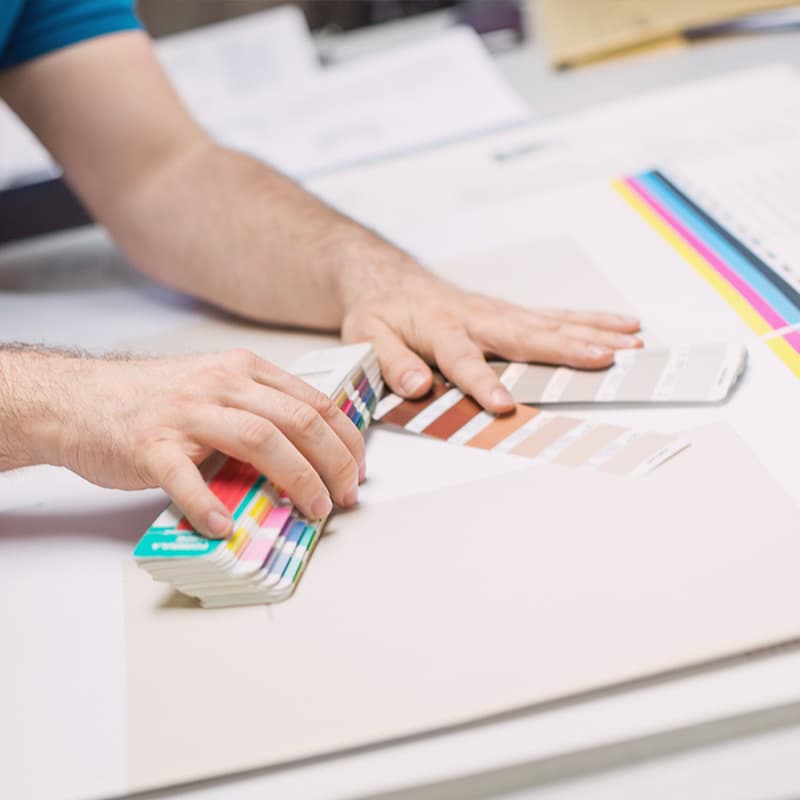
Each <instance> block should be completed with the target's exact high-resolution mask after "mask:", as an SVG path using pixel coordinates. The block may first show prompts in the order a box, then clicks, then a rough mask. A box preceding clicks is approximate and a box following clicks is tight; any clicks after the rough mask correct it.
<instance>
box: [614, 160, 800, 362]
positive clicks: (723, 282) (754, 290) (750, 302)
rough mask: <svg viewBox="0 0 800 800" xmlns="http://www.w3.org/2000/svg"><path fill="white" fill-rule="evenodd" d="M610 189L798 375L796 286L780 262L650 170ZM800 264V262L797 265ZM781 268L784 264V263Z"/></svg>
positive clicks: (798, 305)
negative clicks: (772, 260)
mask: <svg viewBox="0 0 800 800" xmlns="http://www.w3.org/2000/svg"><path fill="white" fill-rule="evenodd" d="M613 185H614V188H615V189H616V191H617V192H618V193H619V194H620V195H621V196H622V197H623V198H624V200H625V201H626V202H627V203H628V204H629V205H630V206H631V207H632V208H633V209H635V210H636V211H637V212H638V214H639V215H640V216H641V217H642V218H643V219H644V220H645V221H646V222H647V223H648V224H649V225H650V226H651V227H652V228H653V229H654V230H655V231H656V232H657V233H658V234H659V235H660V236H662V237H663V238H664V239H665V240H666V241H667V242H668V243H669V244H670V245H671V246H672V247H673V248H674V249H675V250H676V251H677V252H678V253H679V254H680V255H681V256H682V257H683V258H684V259H685V260H686V261H687V262H688V263H689V264H690V265H691V267H692V268H693V269H694V270H695V272H697V273H698V274H699V275H700V277H702V278H703V279H704V280H706V281H707V282H708V283H709V284H710V285H711V286H712V287H713V288H714V289H715V290H716V292H717V293H718V294H719V295H720V296H721V297H722V298H723V299H724V300H725V301H726V302H727V303H728V304H729V305H730V306H731V307H732V308H733V310H734V311H735V312H736V313H737V314H738V315H739V316H740V317H741V318H742V319H743V320H744V321H745V322H746V323H747V325H748V326H749V327H750V328H751V329H752V330H753V331H754V332H755V333H756V334H757V335H759V336H761V337H762V338H763V340H764V341H765V342H766V344H767V345H768V346H769V347H770V348H771V349H772V350H773V352H774V353H775V354H776V355H777V356H778V357H779V358H780V359H781V361H783V363H784V364H785V365H786V366H787V367H788V368H789V369H790V370H791V371H792V372H793V373H794V374H795V375H796V376H797V377H800V330H797V329H796V327H797V325H798V323H800V291H798V288H797V286H795V285H793V284H792V282H791V281H790V280H788V279H787V277H785V276H784V275H782V274H781V269H780V267H781V265H780V264H778V263H772V264H771V263H769V260H770V256H769V254H767V253H761V254H757V253H756V252H755V250H756V245H755V244H752V243H750V244H748V243H746V242H744V241H743V240H742V237H741V236H740V235H737V233H736V232H734V230H732V227H731V226H729V225H725V224H723V222H722V221H721V217H722V214H720V213H714V209H711V208H709V207H708V206H707V204H706V205H705V206H704V205H703V204H701V201H700V199H699V198H698V197H690V193H689V190H688V189H687V188H686V187H681V186H679V181H678V180H677V179H676V178H674V177H673V176H668V175H667V174H666V173H665V172H663V171H658V170H653V171H650V172H644V173H641V174H639V175H634V176H632V177H628V178H624V179H622V180H619V181H615V182H614V184H613ZM795 267H800V265H795ZM784 271H785V267H784Z"/></svg>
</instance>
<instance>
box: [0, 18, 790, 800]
mask: <svg viewBox="0 0 800 800" xmlns="http://www.w3.org/2000/svg"><path fill="white" fill-rule="evenodd" d="M446 21H447V16H446V15H441V14H440V15H434V16H433V17H432V18H431V21H430V27H431V28H433V29H435V28H437V27H440V26H441V25H442V24H445V23H446ZM424 26H425V23H424V21H420V20H416V21H414V22H413V23H410V24H406V23H399V24H394V25H392V26H391V28H390V27H388V26H387V27H386V28H384V29H382V30H379V31H368V32H360V33H357V34H352V35H349V36H347V37H342V38H341V39H339V40H336V39H330V38H328V39H326V40H325V42H324V46H325V48H326V52H327V53H328V55H329V56H330V57H331V58H333V59H334V60H335V59H336V58H337V54H338V57H342V58H343V57H347V56H349V55H351V54H353V53H356V52H358V51H361V50H362V49H370V47H371V46H375V43H377V44H378V46H382V44H383V43H385V42H386V41H387V40H392V41H397V40H401V39H402V38H404V37H405V36H408V35H414V36H416V35H419V33H420V32H421V31H423V30H425V27H424ZM497 61H498V64H499V65H500V68H501V69H502V71H503V72H504V73H505V74H506V76H507V77H508V79H509V80H510V81H511V83H512V84H513V85H514V86H515V87H516V88H517V90H518V91H519V92H520V93H521V94H523V95H524V96H525V97H526V98H527V99H528V100H529V101H530V102H531V103H532V105H533V106H534V107H535V109H536V110H537V111H538V112H539V113H540V114H542V115H553V114H557V113H562V112H568V111H573V110H578V109H580V108H583V107H586V106H588V105H590V104H594V103H602V102H604V101H606V100H611V99H615V98H620V97H624V96H627V95H629V94H631V93H635V92H640V91H647V90H649V89H654V88H658V87H661V86H666V85H670V84H675V83H679V82H682V81H684V80H688V79H691V78H695V77H703V76H709V75H715V74H721V73H723V72H725V71H727V70H730V69H733V68H741V67H744V66H748V65H757V64H764V63H768V62H772V61H789V62H794V63H800V34H798V33H795V34H780V35H773V36H768V37H766V36H765V37H759V38H754V39H744V40H730V41H725V42H716V43H710V44H704V45H701V46H696V47H692V48H690V49H688V50H681V51H672V52H662V53H659V54H653V55H650V56H644V57H638V58H636V59H623V60H619V61H614V62H608V63H605V64H599V65H595V66H590V67H586V68H584V69H581V70H578V71H574V72H565V73H558V74H553V73H551V72H550V71H549V70H548V69H547V68H546V67H545V65H544V62H543V60H542V58H541V56H540V54H539V52H538V51H537V50H536V49H535V48H533V47H530V46H526V47H523V48H519V49H517V50H515V51H512V52H508V53H504V54H501V55H500V56H498V59H497ZM66 241H67V240H63V241H62V242H61V243H60V242H59V241H58V240H50V241H49V242H48V243H45V244H43V245H42V246H41V248H40V251H39V253H38V254H37V255H36V259H37V260H38V261H39V262H47V263H50V264H52V262H53V260H54V258H55V253H57V252H59V251H60V249H61V248H62V245H63V244H64V242H66ZM69 242H70V244H69V246H70V247H73V248H77V249H76V251H75V252H84V251H83V250H82V248H85V252H86V253H87V254H92V253H95V254H97V253H99V254H100V255H98V256H97V258H99V259H101V260H102V259H103V258H104V257H105V258H107V257H108V250H107V248H105V246H104V245H103V244H102V242H101V241H98V239H97V237H96V236H95V235H94V234H88V235H80V236H78V237H77V238H76V237H71V238H69ZM103 254H105V256H103ZM71 260H74V253H73V258H72V259H71ZM6 261H7V260H6ZM4 266H6V267H7V263H5V265H4V261H3V259H0V277H2V276H4V275H6V276H7V275H8V274H9V273H8V272H7V271H5V272H4ZM92 268H93V267H92V264H91V263H89V264H88V265H86V281H87V282H88V283H89V284H91V285H96V281H97V280H99V279H100V278H99V277H98V276H99V275H100V272H101V271H95V272H94V273H93V272H92ZM52 274H53V273H52V270H50V271H48V270H46V271H45V277H46V276H47V275H52ZM4 280H5V279H4ZM102 280H103V281H106V280H108V281H109V286H108V287H107V288H106V289H104V290H103V291H104V292H106V294H103V295H95V301H94V302H95V303H97V302H100V303H101V304H102V305H103V306H104V307H103V308H102V309H100V308H95V309H91V311H92V312H97V313H98V314H99V315H100V316H92V319H93V320H95V321H98V320H100V319H101V318H102V315H105V317H104V318H105V319H106V320H114V323H115V324H117V325H120V326H122V327H123V329H125V330H127V328H126V327H125V326H129V327H130V330H131V331H132V332H134V331H136V329H137V326H139V325H140V324H141V320H140V319H139V318H137V319H134V318H133V317H131V318H126V317H125V316H124V315H120V313H119V311H118V310H115V308H114V306H113V302H114V297H115V292H116V291H117V287H118V286H120V285H122V286H126V285H128V284H129V282H130V278H129V277H127V276H126V275H125V274H124V273H117V275H116V277H112V278H110V279H109V278H108V277H107V276H105V275H103V277H102ZM76 299H77V295H76ZM140 300H141V303H140V307H139V312H138V313H142V314H144V315H147V316H148V319H149V320H150V322H151V323H152V325H153V326H155V328H157V327H158V325H159V324H161V323H160V321H159V320H160V319H161V318H162V317H164V318H166V317H169V318H170V319H171V320H175V319H186V320H187V321H190V320H192V319H196V318H197V315H198V314H201V313H203V312H202V309H198V308H197V307H196V306H194V305H193V304H190V303H185V302H182V301H181V300H180V299H179V298H176V297H175V296H174V295H170V294H169V293H160V292H157V291H154V290H153V289H152V287H149V286H147V287H145V288H143V289H142V292H141V298H140ZM89 311H90V309H87V312H89ZM32 324H34V323H32ZM148 324H150V323H148ZM89 328H91V326H89ZM91 334H92V332H91V330H90V329H89V330H87V331H86V333H85V336H86V340H87V343H88V342H89V341H90V340H91V339H92V335H91ZM47 335H48V336H49V338H50V340H52V341H54V342H56V341H57V340H58V338H59V336H58V331H57V330H50V331H49V332H48V334H47ZM62 491H64V492H65V497H68V496H69V491H70V487H69V485H66V486H65V487H63V489H62ZM82 502H83V501H82ZM92 503H93V505H91V507H86V506H80V507H79V508H75V509H74V517H73V519H78V518H82V519H83V520H84V522H83V523H81V524H83V525H84V529H85V530H86V531H87V535H92V533H93V531H92V530H91V525H89V527H86V520H89V521H91V520H92V519H94V520H95V522H96V520H97V519H100V518H102V514H103V509H104V508H106V503H107V501H106V500H105V499H103V498H101V497H100V496H99V495H98V496H96V497H94V498H93V499H92ZM157 503H158V499H157V498H151V499H150V500H148V498H146V497H145V498H143V499H140V500H139V501H137V503H136V504H135V505H134V506H133V507H131V508H128V509H125V508H122V509H121V510H122V512H123V513H126V514H128V515H130V517H131V518H135V519H136V520H138V519H139V517H141V518H142V520H143V521H147V520H149V517H150V516H152V512H153V508H154V507H155V505H157ZM117 509H118V510H119V509H120V506H119V505H118V506H117ZM81 515H83V516H82V517H81ZM98 515H99V516H98ZM40 524H41V525H42V526H43V527H42V529H41V530H40V531H39V535H40V536H41V538H39V539H38V540H36V541H25V542H22V541H20V547H19V551H18V558H17V559H16V561H13V562H9V561H6V562H5V563H4V564H3V565H2V570H3V584H2V586H0V605H2V610H0V617H1V618H2V619H0V622H1V623H2V630H4V631H6V632H8V637H7V639H6V641H5V642H4V644H3V657H2V666H0V676H2V679H3V683H4V686H5V699H4V700H3V701H2V702H1V703H0V709H2V710H4V711H5V712H9V711H10V713H2V714H0V719H4V722H0V752H2V753H3V756H2V757H0V787H3V786H6V791H5V792H0V794H3V796H9V797H12V796H13V797H24V796H26V795H25V794H24V793H23V791H22V785H23V784H22V776H23V775H24V773H25V772H26V771H30V770H38V771H41V772H42V773H47V772H48V770H50V772H51V773H52V775H53V779H52V781H51V782H50V783H48V782H47V780H44V779H43V780H39V781H38V783H37V785H38V787H39V788H40V792H39V793H38V794H36V795H29V796H53V797H58V796H62V793H61V788H62V787H63V786H65V785H71V786H78V785H82V784H81V783H80V780H78V778H77V777H76V776H75V775H70V773H69V768H68V762H69V761H70V759H72V761H73V763H74V765H75V769H76V770H78V769H82V768H85V765H86V764H87V763H91V762H90V760H87V757H86V755H85V751H86V750H87V749H89V750H97V753H98V755H100V756H102V755H103V754H104V752H105V751H103V750H102V749H101V747H100V745H101V742H105V744H107V745H108V747H107V748H106V750H107V752H108V753H111V754H112V756H110V757H109V758H110V760H111V761H112V762H113V754H114V753H116V754H117V755H119V753H120V752H124V750H121V749H120V747H121V744H120V743H121V742H122V740H124V731H121V730H117V729H107V728H106V727H104V725H105V724H106V723H108V724H112V723H111V722H110V720H111V717H108V718H106V717H104V714H103V698H102V697H100V698H98V697H93V696H92V685H93V680H92V675H91V674H89V675H86V674H80V675H79V674H75V673H74V672H70V670H71V669H73V670H74V669H75V667H74V666H71V665H73V664H81V665H82V667H83V668H85V660H84V661H81V659H79V658H78V657H77V656H76V655H75V652H73V651H77V650H79V649H81V648H95V649H96V651H97V654H98V658H97V661H96V663H95V665H94V669H96V670H97V671H98V672H100V671H104V670H108V669H112V670H113V669H116V668H117V667H116V666H115V665H116V664H117V662H116V661H114V659H113V658H110V657H108V658H104V656H108V654H109V653H111V652H112V651H113V650H114V648H117V649H119V648H120V647H122V646H124V642H123V640H122V638H123V634H122V631H121V630H119V629H116V630H114V629H107V628H101V629H98V627H97V625H100V624H101V623H100V621H99V619H100V618H99V617H98V622H97V624H96V625H94V627H93V623H92V621H91V620H76V619H75V618H74V616H72V610H73V608H76V607H77V605H76V603H77V602H78V600H77V599H76V598H73V597H71V596H68V595H67V594H65V595H64V596H63V597H62V598H61V600H60V601H59V602H57V603H53V602H52V600H51V599H49V600H48V599H47V594H46V588H44V587H39V586H38V585H37V584H36V581H35V568H32V566H31V565H32V564H33V563H35V558H36V557H37V552H39V551H40V548H42V547H46V546H47V545H48V542H49V541H50V539H49V538H48V533H49V532H50V530H49V529H47V522H46V520H40ZM95 527H97V526H96V525H95ZM0 532H2V527H1V526H0ZM33 533H34V534H36V532H35V531H34V532H33ZM94 533H95V534H96V533H97V531H94ZM32 538H33V537H32ZM127 547H128V543H127V542H125V541H121V542H120V541H116V540H115V539H114V538H113V537H110V538H109V539H108V540H103V541H102V543H101V544H98V545H97V547H96V548H95V553H96V560H95V562H94V563H87V564H82V565H77V564H74V563H72V562H71V561H70V559H69V558H68V557H66V556H65V563H64V569H65V572H66V571H69V570H73V569H74V570H75V573H74V575H73V579H71V581H70V586H71V588H72V590H73V591H74V592H75V593H76V595H79V594H80V592H81V591H82V589H81V573H80V572H79V571H78V569H79V568H80V569H83V570H94V571H95V573H96V572H97V571H98V570H104V569H106V568H108V565H109V564H112V563H114V562H115V560H116V559H117V558H118V556H119V553H120V552H122V551H124V550H126V549H127ZM93 586H94V591H97V592H98V596H97V598H96V602H97V603H98V604H103V603H105V604H111V605H113V604H114V603H116V604H119V603H120V599H119V597H118V594H119V592H120V587H119V579H118V575H117V574H109V575H108V578H107V580H106V581H105V583H103V582H100V583H98V582H97V581H96V580H95V582H94V584H93ZM62 588H63V587H62ZM12 589H13V590H14V592H13V593H12ZM85 599H86V598H84V600H85ZM90 599H91V598H90ZM43 608H46V609H47V613H46V614H44V613H42V609H43ZM12 609H14V612H12ZM34 609H36V610H37V612H38V613H33V610H34ZM26 612H31V613H30V616H28V617H25V614H26ZM34 622H36V623H38V624H39V626H40V627H38V628H37V629H36V630H32V629H30V627H26V626H29V625H30V624H32V623H34ZM102 624H105V623H102ZM97 637H102V638H103V640H104V643H103V645H102V646H98V645H97V641H96V639H97ZM54 642H57V643H58V647H59V648H60V649H61V652H62V653H63V656H62V658H61V659H60V660H59V662H58V663H53V662H51V661H48V662H45V661H44V660H43V655H44V654H52V653H53V644H54ZM20 646H24V647H25V651H24V652H25V657H24V658H21V656H20V652H21V651H20V650H19V647H20ZM6 648H8V649H6ZM114 681H116V682H117V683H118V684H119V685H120V686H123V685H124V675H121V674H120V675H118V676H116V678H114ZM114 681H112V683H113V682H114ZM43 687H47V689H46V691H43ZM26 707H28V708H29V709H31V711H30V713H29V714H28V715H27V722H24V721H23V722H21V723H20V720H23V719H24V718H23V717H22V716H21V715H20V713H21V712H23V711H24V709H25V708H26ZM15 712H16V714H17V715H18V716H16V717H15ZM10 719H11V720H16V722H17V723H19V724H17V725H16V726H15V727H13V728H12V727H11V725H10V724H8V722H7V720H10ZM651 719H652V720H656V719H657V720H658V721H659V724H658V725H656V726H654V727H652V729H649V728H648V721H649V720H651ZM666 722H669V724H666ZM648 731H649V733H647V732H648ZM645 733H647V735H643V734H645ZM114 743H116V744H117V745H120V746H117V747H116V748H115V747H114V746H113V745H114ZM799 748H800V669H798V656H797V654H795V653H793V652H788V653H781V654H775V655H773V656H771V657H770V658H760V659H755V660H752V661H746V662H743V663H740V664H733V665H729V666H726V667H725V668H721V669H719V670H716V671H714V672H703V673H697V674H691V675H687V676H684V677H682V678H681V679H679V680H672V681H669V682H667V683H654V684H645V685H642V686H639V687H635V688H632V689H631V690H629V691H627V692H624V693H614V694H610V695H601V696H598V697H595V698H592V699H590V700H587V701H585V702H583V703H580V704H573V705H566V706H563V707H558V706H557V707H554V708H551V709H548V710H546V711H542V712H539V713H537V714H521V715H519V716H516V717H512V718H510V719H507V720H500V721H497V722H494V723H492V724H487V725H483V726H478V727H476V728H472V729H465V730H460V731H456V732H453V733H450V734H447V735H442V736H437V737H428V738H425V737H423V738H421V739H419V740H416V741H412V742H407V743H404V744H402V745H396V746H393V747H386V748H375V749H373V750H370V751H367V752H363V753H357V754H351V755H348V756H346V757H341V758H336V759H327V760H320V761H318V762H315V763H312V764H308V765H305V766H303V767H302V768H294V769H286V770H272V771H265V772H264V773H261V774H252V775H248V776H242V777H239V778H230V779H227V780H222V781H219V782H214V783H210V784H207V785H203V786H195V787H188V788H186V789H185V790H182V791H181V792H180V794H179V796H181V797H187V798H204V799H205V798H216V797H225V798H231V799H232V800H246V799H249V798H256V797H264V796H266V795H267V794H269V796H275V797H324V796H337V797H344V796H369V795H375V794H377V793H379V792H381V791H383V792H386V791H388V790H389V788H390V787H392V786H402V787H404V788H403V789H400V790H397V791H395V792H392V793H390V794H387V795H386V796H392V797H405V796H415V797H483V796H508V797H520V798H521V797H526V798H538V797H548V798H550V797H552V798H559V800H560V799H561V798H564V800H567V798H573V797H575V798H577V797H586V796H591V797H598V798H605V797H609V798H610V797H615V798H618V797H628V796H630V797H651V798H662V797H676V796H680V797H682V798H683V797H708V796H709V795H712V794H713V796H715V797H717V796H719V797H737V798H738V797H742V798H744V797H784V796H796V795H797V794H798V791H799V790H800V759H798V758H797V752H798V749H799ZM43 756H47V757H48V759H49V760H50V764H49V765H48V763H47V762H46V761H45V760H44V759H43ZM99 760H102V759H99ZM21 762H24V764H22V766H21ZM498 764H503V767H502V768H498ZM94 768H95V769H96V771H97V773H98V775H100V776H101V777H102V775H103V774H107V775H110V774H113V773H114V771H117V772H118V771H119V770H120V769H124V767H123V766H122V765H120V764H119V763H96V766H95V767H94ZM4 775H5V777H4ZM464 775H470V776H471V777H470V778H469V779H468V780H464V779H463V777H462V776H464ZM8 776H11V780H16V783H12V782H9V783H7V784H6V783H5V781H6V780H9V778H8ZM393 776H394V777H393ZM65 780H66V781H67V783H66V784H65V783H64V781H65ZM70 781H71V783H70ZM84 785H86V786H87V790H86V792H85V794H86V795H87V796H98V795H103V796H105V795H106V794H107V792H106V791H104V790H102V789H101V788H100V787H102V786H103V782H102V780H99V779H98V782H97V783H96V784H95V786H96V788H95V789H94V790H92V788H91V787H92V782H91V780H90V781H88V782H84ZM409 786H416V788H413V789H409V788H408V787H409ZM70 794H71V795H72V796H74V792H70ZM174 795H175V793H174V792H165V793H163V796H174ZM153 796H162V794H161V793H157V794H156V795H153Z"/></svg>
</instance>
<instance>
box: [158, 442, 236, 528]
mask: <svg viewBox="0 0 800 800" xmlns="http://www.w3.org/2000/svg"><path fill="white" fill-rule="evenodd" d="M149 462H150V463H149V465H148V466H149V471H150V473H151V475H152V477H153V479H154V481H155V482H156V483H157V484H158V485H159V486H160V487H161V488H162V489H163V490H164V491H165V492H166V493H167V494H168V495H169V496H170V497H171V498H172V499H173V500H174V501H175V502H176V503H177V504H178V506H180V509H181V511H183V513H184V514H185V515H186V516H187V517H188V518H189V521H190V522H191V523H192V527H193V528H194V529H195V530H196V531H198V533H202V534H204V535H205V536H208V537H209V538H212V539H218V538H221V537H223V536H227V535H228V534H230V533H231V530H232V528H233V520H232V519H231V515H230V514H229V513H228V509H227V508H225V506H224V505H223V504H222V502H221V501H220V499H219V498H218V497H217V496H216V495H215V494H214V492H212V491H211V489H209V488H208V485H207V484H206V482H205V480H204V479H203V476H202V475H201V474H200V470H199V469H198V468H197V467H196V466H195V464H194V463H193V462H192V460H191V459H190V458H189V457H188V456H187V455H186V454H185V453H184V452H182V451H181V450H180V448H178V447H177V446H170V445H165V446H163V447H161V448H155V449H154V450H153V452H152V453H151V455H150V458H149Z"/></svg>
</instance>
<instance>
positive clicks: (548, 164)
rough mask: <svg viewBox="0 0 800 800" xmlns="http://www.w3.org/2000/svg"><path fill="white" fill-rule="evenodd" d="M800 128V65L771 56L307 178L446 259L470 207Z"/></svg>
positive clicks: (761, 143)
mask: <svg viewBox="0 0 800 800" xmlns="http://www.w3.org/2000/svg"><path fill="white" fill-rule="evenodd" d="M798 137H800V73H798V72H797V71H796V70H794V69H793V68H791V67H788V66H781V65H775V66H770V67H762V68H757V69H751V70H744V71H742V72H740V73H734V74H731V75H726V76H724V77H719V78H712V79H707V80H702V81H697V82H694V83H688V84H685V85H682V86H678V87H671V88H669V89H662V90H659V91H657V92H652V93H648V94H644V95H642V96H641V97H633V98H630V99H627V100H622V101H619V102H616V103H612V104H609V105H607V106H603V107H602V108H594V109H591V110H589V111H586V112H580V113H575V114H570V115H567V116H564V117H560V118H557V119H555V120H552V121H547V122H543V123H538V122H533V123H531V124H529V125H525V126H521V127H519V128H516V129H514V130H512V131H509V132H505V133H499V134H496V135H493V136H486V137H482V138H480V139H476V140H474V141H471V142H466V143H462V144H457V145H453V146H451V147H448V148H442V149H437V150H435V151H431V152H428V153H420V154H416V155H410V156H408V157H406V158H397V159H393V160H391V161H388V162H386V163H384V164H374V165H367V166H363V167H361V168H357V169H353V170H350V171H348V172H347V173H346V174H342V175H332V176H328V177H321V178H318V179H315V180H312V181H310V183H309V188H310V189H311V190H312V191H314V192H315V193H317V194H319V195H321V196H322V197H323V198H324V199H326V200H327V201H328V202H330V203H332V204H333V205H336V206H337V207H339V208H341V209H342V210H344V211H345V212H347V213H348V214H351V215H352V216H354V217H355V218H356V219H359V220H362V221H363V222H365V223H367V224H370V225H373V226H376V227H377V228H378V229H379V230H381V231H382V232H384V233H385V234H386V235H388V236H389V237H390V238H394V239H398V240H399V241H401V242H402V243H403V244H405V245H406V246H414V245H415V244H416V242H418V241H420V240H422V238H423V236H424V240H425V242H426V244H430V247H429V248H426V251H425V255H426V257H428V258H433V259H435V260H441V259H442V258H450V257H451V256H452V253H453V247H454V246H456V245H457V243H458V241H459V239H460V238H461V237H462V234H463V229H462V228H461V227H458V226H456V225H455V223H449V222H448V219H450V218H452V217H453V216H454V215H457V214H459V213H463V212H465V211H467V210H472V211H474V212H475V213H476V216H477V217H479V216H480V212H481V211H482V210H483V209H489V210H491V209H493V208H495V207H497V206H499V205H503V204H505V203H511V204H513V203H517V202H522V201H523V200H524V198H525V197H527V196H528V195H530V194H531V193H533V192H537V191H540V192H549V191H556V190H559V189H561V188H563V187H564V186H566V185H570V184H575V183H583V182H585V181H587V180H591V179H595V178H596V179H606V178H610V177H612V176H614V175H616V174H622V173H623V172H633V171H637V170H640V169H647V168H650V167H652V166H653V165H654V164H656V163H659V162H663V161H674V160H676V159H682V158H687V157H693V158H698V157H702V156H704V155H705V154H714V155H718V154H720V153H730V152H731V151H732V150H736V149H737V148H740V147H747V146H749V145H753V146H757V147H765V148H769V147H771V146H772V143H774V142H787V141H788V142H796V141H797V139H798ZM534 222H535V221H534ZM480 227H483V226H480ZM425 234H429V235H427V236H425ZM468 249H469V248H468V247H467V248H466V249H464V248H462V252H468Z"/></svg>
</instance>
